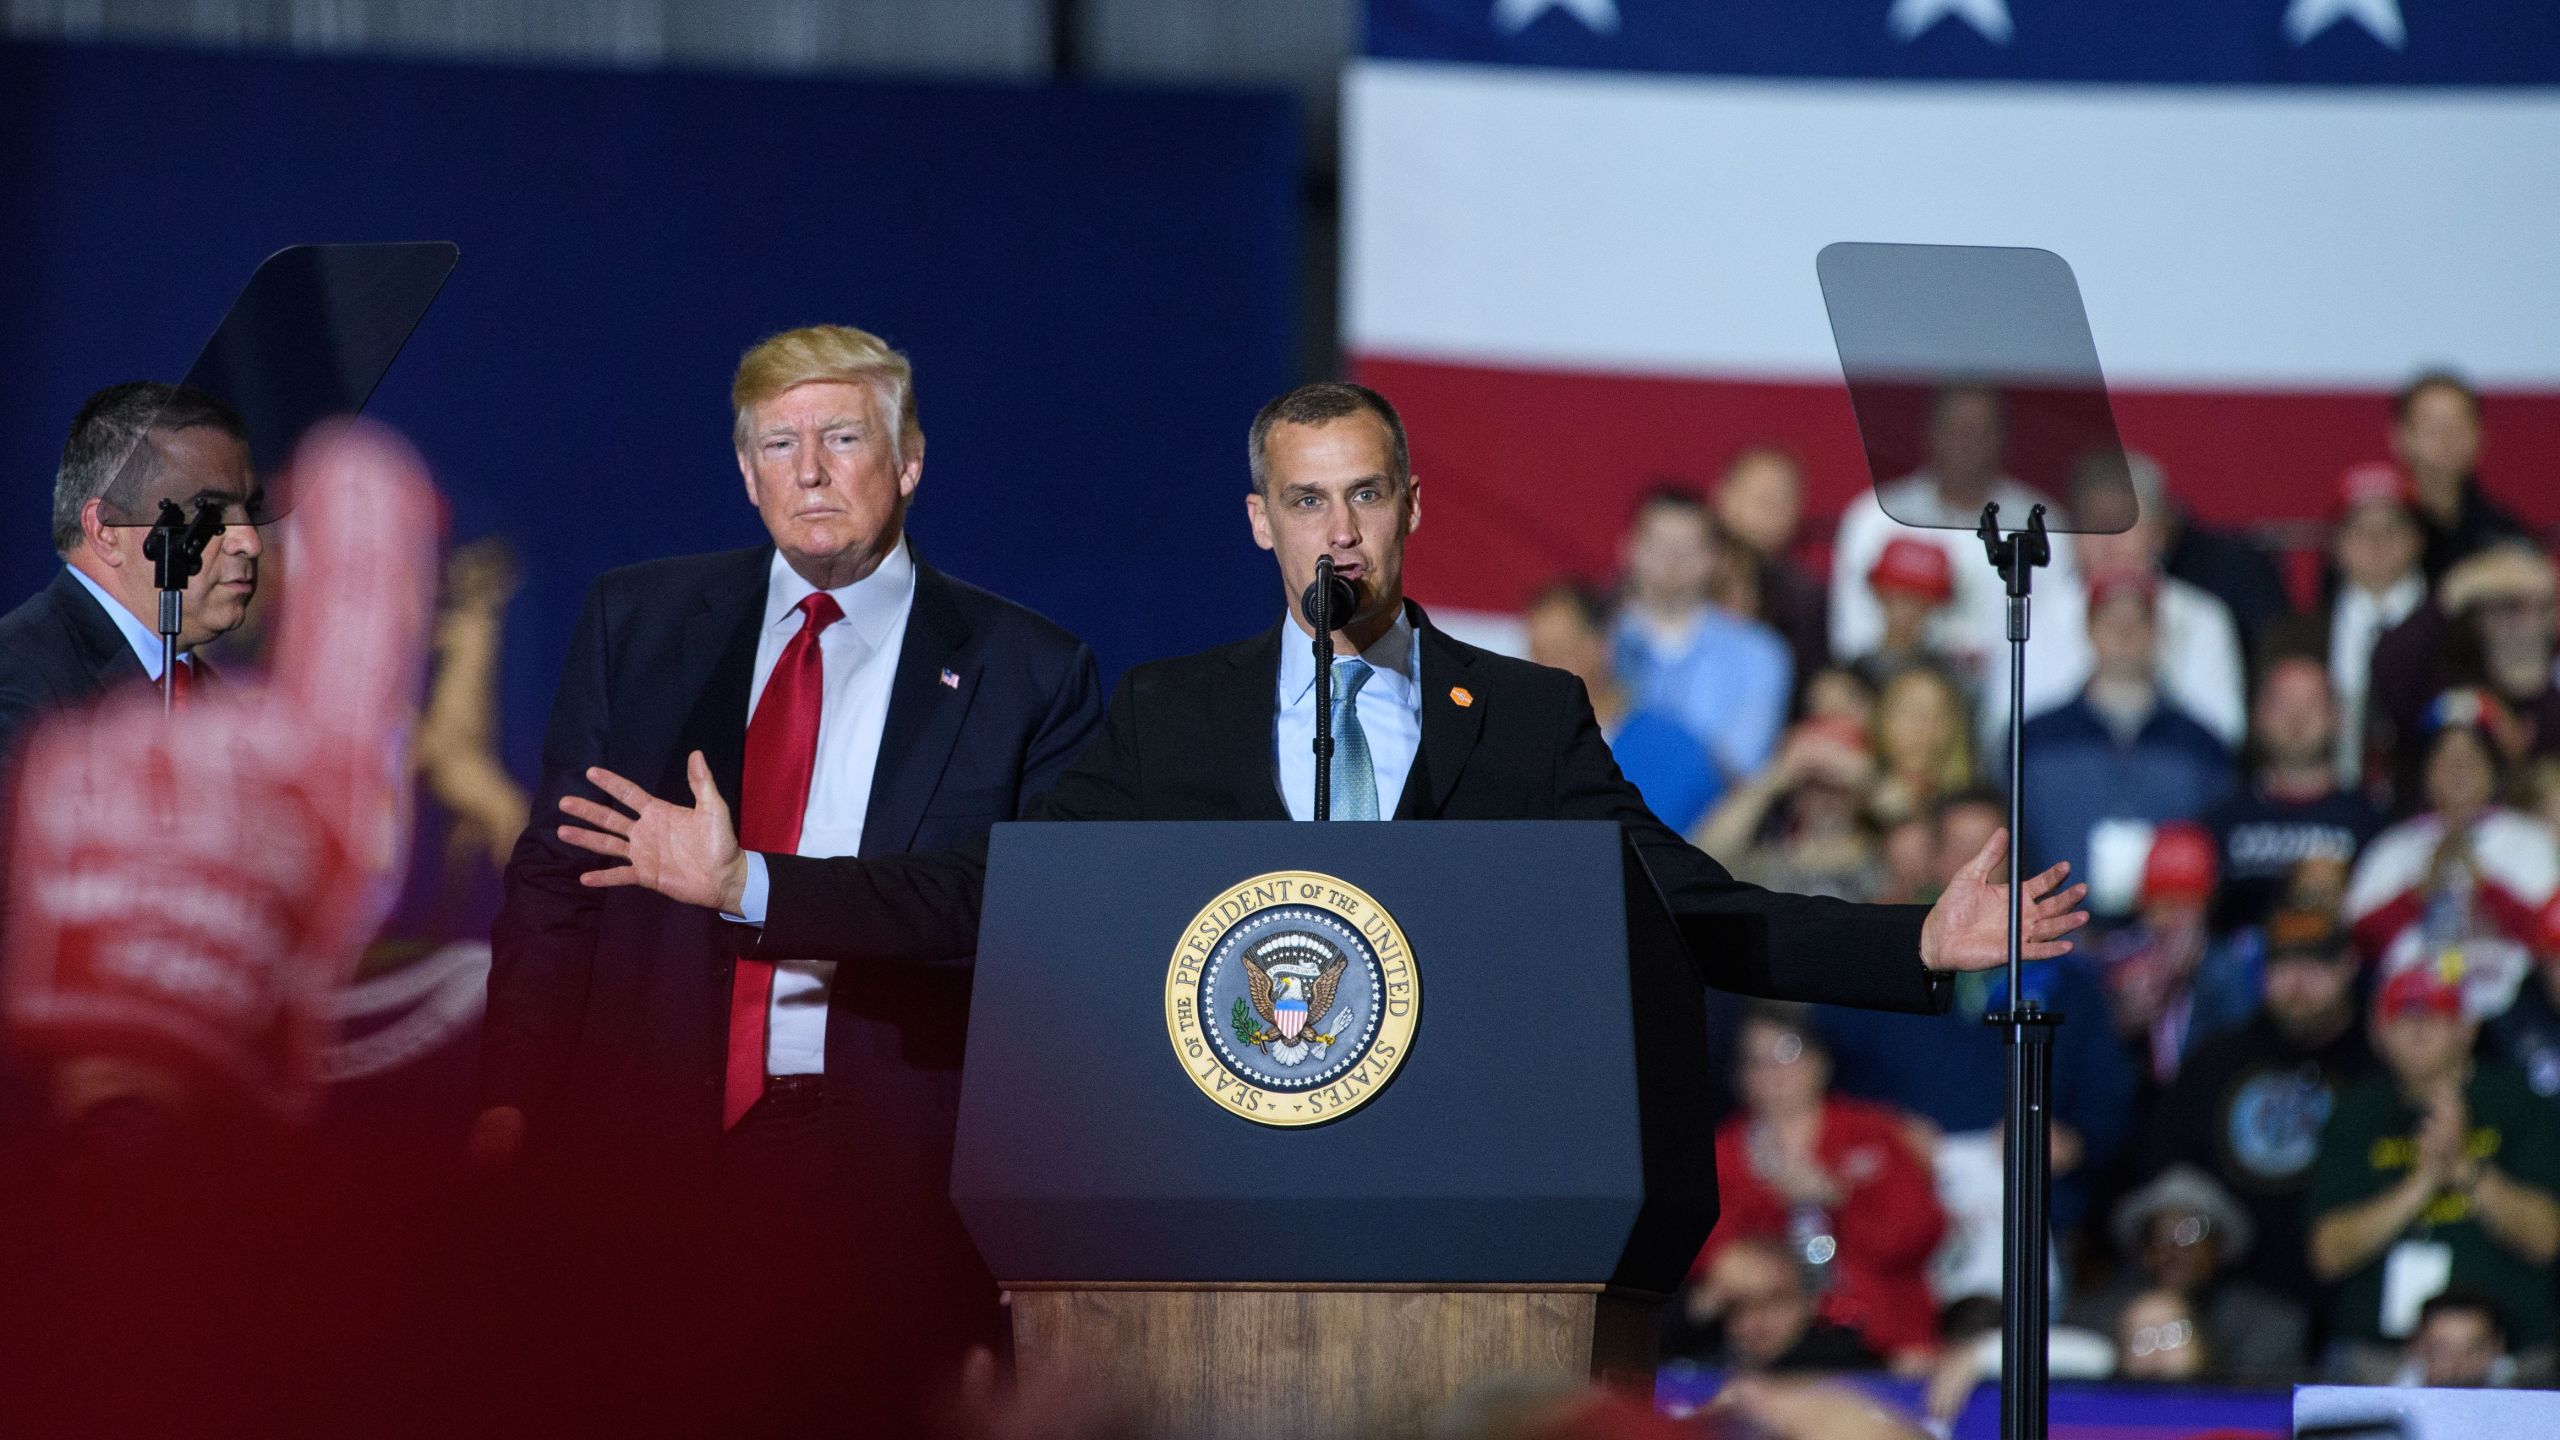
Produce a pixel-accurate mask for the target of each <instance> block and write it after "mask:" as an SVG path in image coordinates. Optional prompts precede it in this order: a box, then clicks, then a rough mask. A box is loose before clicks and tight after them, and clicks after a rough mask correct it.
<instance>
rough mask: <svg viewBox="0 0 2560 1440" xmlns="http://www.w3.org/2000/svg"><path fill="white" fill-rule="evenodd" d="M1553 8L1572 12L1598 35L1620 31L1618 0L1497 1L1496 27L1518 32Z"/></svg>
mask: <svg viewBox="0 0 2560 1440" xmlns="http://www.w3.org/2000/svg"><path fill="white" fill-rule="evenodd" d="M1550 10H1565V11H1570V12H1571V13H1572V15H1573V18H1574V19H1576V20H1579V21H1581V22H1582V25H1583V28H1584V29H1586V30H1589V31H1591V32H1592V33H1594V34H1598V35H1615V34H1617V33H1618V0H1494V4H1493V24H1494V28H1495V29H1498V30H1500V31H1501V32H1502V33H1503V34H1505V35H1517V34H1519V33H1520V32H1521V31H1523V30H1526V29H1528V28H1529V22H1530V21H1532V20H1535V19H1537V18H1538V17H1539V16H1541V15H1544V14H1546V13H1547V12H1548V11H1550Z"/></svg>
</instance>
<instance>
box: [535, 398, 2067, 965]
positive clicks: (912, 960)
mask: <svg viewBox="0 0 2560 1440" xmlns="http://www.w3.org/2000/svg"><path fill="white" fill-rule="evenodd" d="M1248 454H1249V459H1250V463H1251V468H1252V474H1253V489H1252V491H1251V493H1249V494H1248V495H1247V496H1246V497H1245V512H1246V519H1247V523H1248V524H1249V525H1250V526H1251V528H1252V531H1253V537H1254V543H1256V544H1257V545H1260V546H1261V547H1262V548H1263V549H1265V550H1269V551H1271V552H1272V553H1273V554H1274V555H1275V556H1276V557H1277V558H1278V560H1279V563H1280V576H1279V578H1280V583H1281V594H1282V596H1283V603H1284V604H1285V605H1286V606H1287V607H1288V608H1287V613H1286V616H1285V618H1284V619H1283V620H1282V621H1281V622H1280V623H1279V624H1277V625H1275V626H1274V627H1273V628H1271V629H1270V630H1267V631H1265V632H1263V633H1262V634H1261V635H1259V636H1256V637H1254V638H1253V639H1250V640H1245V641H1241V642H1238V643H1236V644H1233V645H1228V646H1224V647H1222V648H1219V649H1215V650H1210V651H1206V652H1203V653H1201V654H1198V655H1190V656H1184V657H1182V658H1179V659H1174V660H1162V661H1157V662H1154V663H1152V664H1148V665H1141V666H1139V667H1137V668H1136V669H1134V670H1132V671H1131V672H1130V673H1129V675H1128V677H1127V678H1126V679H1125V680H1123V681H1122V683H1121V685H1120V688H1119V690H1118V693H1116V694H1115V695H1114V696H1113V697H1112V700H1111V705H1110V709H1109V711H1108V713H1107V715H1106V716H1105V719H1104V722H1103V731H1102V734H1101V736H1100V737H1099V738H1098V739H1097V740H1096V741H1095V742H1094V744H1093V745H1092V747H1091V748H1090V749H1088V750H1087V751H1086V752H1085V753H1084V755H1083V756H1082V758H1080V759H1079V760H1078V761H1077V762H1076V763H1075V764H1074V765H1073V766H1072V767H1070V768H1069V769H1068V771H1067V772H1066V774H1064V775H1063V776H1061V777H1060V778H1059V780H1058V783H1057V786H1056V788H1055V789H1053V790H1052V791H1051V792H1050V794H1049V795H1048V797H1047V798H1046V799H1045V800H1043V801H1041V802H1039V803H1037V804H1035V805H1034V806H1033V807H1031V809H1030V811H1029V812H1028V815H1027V818H1030V819H1035V820H1281V819H1290V818H1295V819H1307V818H1309V817H1310V816H1311V814H1312V808H1313V807H1312V804H1311V797H1310V793H1309V792H1310V789H1311V786H1312V784H1313V771H1314V762H1313V759H1312V758H1311V750H1310V741H1311V739H1312V737H1313V734H1314V717H1313V714H1312V703H1313V702H1312V698H1311V692H1312V689H1313V684H1314V676H1313V670H1314V661H1313V656H1312V653H1311V652H1312V649H1313V646H1312V636H1313V635H1314V630H1313V629H1312V628H1311V627H1310V626H1309V625H1308V623H1307V620H1306V617H1305V616H1304V615H1303V614H1302V613H1301V610H1300V604H1299V597H1300V596H1302V595H1303V594H1304V593H1305V590H1306V587H1307V585H1308V584H1309V582H1310V581H1311V580H1313V578H1314V576H1315V573H1316V561H1317V560H1318V558H1319V557H1323V556H1330V557H1332V560H1333V562H1334V567H1335V570H1336V573H1337V574H1340V575H1342V576H1344V577H1346V578H1348V579H1349V580H1350V581H1351V582H1352V584H1353V587H1354V590H1355V593H1356V595H1357V604H1356V605H1355V607H1354V611H1353V615H1352V618H1351V620H1350V622H1349V623H1348V624H1346V625H1344V626H1342V627H1341V628H1340V629H1339V630H1338V631H1337V632H1336V634H1335V637H1334V667H1335V670H1334V676H1335V678H1334V711H1335V713H1334V717H1333V731H1334V735H1335V737H1336V750H1335V759H1334V765H1333V775H1332V785H1333V789H1332V797H1331V799H1332V804H1331V811H1332V815H1331V818H1332V819H1334V820H1345V821H1347V820H1368V819H1396V820H1546V819H1565V820H1613V821H1616V822H1617V823H1618V824H1620V825H1622V826H1624V827H1625V829H1626V831H1627V833H1628V834H1629V835H1630V836H1631V837H1632V838H1633V840H1634V842H1635V844H1636V847H1637V850H1638V853H1640V854H1641V855H1642V856H1643V858H1644V861H1645V864H1646V865H1647V867H1648V868H1649V869H1651V871H1652V872H1653V876H1654V879H1655V881H1656V883H1657V884H1659V885H1660V887H1661V889H1662V892H1663V896H1664V898H1665V899H1666V900H1667V901H1668V902H1669V903H1670V906H1671V909H1672V911H1673V913H1674V914H1675V915H1678V916H1680V917H1682V918H1683V919H1684V920H1689V921H1695V920H1697V919H1700V918H1703V917H1711V916H1714V917H1728V918H1730V919H1731V920H1733V921H1734V922H1735V923H1734V924H1733V925H1732V926H1731V927H1730V930H1729V933H1730V936H1731V941H1730V943H1723V944H1719V945H1716V946H1714V947H1713V950H1712V953H1707V954H1701V955H1700V956H1699V957H1698V959H1699V962H1700V964H1701V965H1702V966H1703V967H1704V969H1705V977H1706V980H1707V982H1708V983H1710V984H1712V985H1716V986H1718V987H1720V988H1723V989H1728V990H1735V991H1740V992H1742V993H1744V994H1750V995H1759V996H1764V997H1768V998H1773V999H1788V1000H1806V1001H1820V1002H1825V1003H1830V1004H1842V1005H1858V1006H1866V1007H1869V1008H1876V1009H1888V1010H1911V1011H1929V1010H1935V1009H1939V1008H1942V1007H1943V1006H1944V1004H1945V1003H1946V1001H1945V997H1946V991H1947V986H1946V984H1945V982H1944V980H1943V979H1942V977H1943V976H1944V975H1946V974H1947V973H1949V972H1953V971H1959V970H1987V969H1990V968H1992V967H1994V966H1997V965H1999V964H2001V963H2003V962H2004V961H2005V959H2006V958H2007V937H2008V929H2007V926H2008V916H2007V906H2008V895H2007V887H2006V886H2005V885H2000V884H1996V883H1994V882H1993V880H1992V874H1993V871H1994V869H1995V867H1997V866H1998V865H1999V864H2000V861H2001V858H2002V854H2003V847H2004V846H2005V845H2006V844H2007V836H2006V835H2005V834H2000V833H1995V834H1994V835H1993V836H1992V837H1991V838H1990V839H1989V840H1988V841H1987V842H1986V843H1985V844H1984V845H1983V847H1982V849H1981V851H1980V852H1979V853H1978V854H1976V855H1975V856H1974V857H1973V859H1972V860H1971V861H1970V862H1968V863H1967V864H1966V865H1965V867H1964V868H1963V870H1962V871H1961V872H1959V873H1958V875H1957V876H1956V878H1955V880H1954V881H1953V882H1952V883H1951V884H1950V885H1949V886H1948V887H1947V890H1946V892H1945V893H1944V894H1943V895H1941V896H1940V897H1939V899H1938V901H1937V903H1936V904H1935V905H1932V906H1928V907H1926V908H1925V909H1924V908H1923V907H1921V906H1916V905H1907V906H1890V905H1852V904H1847V903H1845V902H1841V901H1836V900H1829V899H1819V898H1813V897H1807V896H1796V895H1783V894H1778V893H1775V892H1772V891H1767V890H1762V889H1760V888H1758V887H1756V886H1752V885H1746V884H1743V883H1742V882H1740V881H1737V880H1735V879H1734V878H1733V877H1732V876H1731V875H1729V874H1727V873H1726V871H1725V869H1724V867H1723V866H1721V865H1719V864H1717V863H1716V862H1715V861H1714V860H1713V859H1711V858H1709V857H1708V856H1707V855H1706V854H1704V853H1703V852H1701V851H1699V850H1697V849H1696V848H1694V847H1692V846H1690V845H1689V844H1688V843H1686V842H1685V841H1683V840H1682V839H1681V838H1680V837H1679V836H1678V835H1676V834H1674V833H1672V831H1671V830H1670V829H1669V828H1668V827H1666V826H1664V825H1663V824H1662V822H1661V821H1659V820H1657V819H1655V818H1654V817H1653V815H1652V814H1651V812H1649V811H1647V810H1646V809H1645V807H1644V802H1643V801H1642V800H1641V799H1640V798H1639V797H1638V796H1637V794H1636V791H1635V789H1634V787H1633V786H1630V785H1629V784H1628V783H1627V782H1626V781H1625V780H1624V779H1623V778H1622V777H1621V776H1620V775H1619V773H1618V768H1617V766H1616V764H1615V763H1614V762H1613V761H1612V760H1611V758H1610V755H1609V748H1608V744H1607V742H1606V741H1605V740H1603V739H1602V738H1601V734H1600V727H1599V724H1598V723H1597V721H1595V720H1594V719H1593V716H1592V712H1591V702H1590V697H1589V696H1587V695H1586V694H1584V693H1583V689H1582V685H1581V682H1579V681H1577V680H1575V679H1574V678H1573V677H1572V676H1570V675H1567V674H1565V673H1564V672H1562V671H1559V670H1550V669H1546V668H1544V667H1542V666H1537V665H1531V664H1528V663H1526V662H1524V661H1519V660H1513V659H1509V658H1506V657H1503V656H1498V655H1494V654H1491V653H1488V652H1486V651H1483V650H1478V649H1476V648H1474V647H1473V646H1469V645H1465V644H1461V643H1460V642H1458V641H1456V640H1454V639H1451V638H1450V637H1449V636H1447V635H1445V634H1443V633H1442V632H1440V631H1439V630H1437V629H1435V628H1434V627H1433V626H1432V624H1431V621H1430V617H1429V616H1427V615H1425V614H1424V613H1423V611H1422V608H1421V607H1420V606H1419V605H1416V604H1413V603H1412V602H1410V601H1408V600H1406V599H1405V598H1404V565H1403V561H1404V545H1405V540H1406V538H1407V537H1408V536H1410V535H1412V534H1413V533H1414V532H1415V530H1417V529H1418V528H1419V527H1420V524H1421V520H1422V507H1421V483H1420V481H1419V479H1418V478H1417V477H1415V476H1414V475H1413V473H1412V470H1411V466H1410V463H1409V461H1408V458H1407V451H1406V447H1405V436H1404V427H1403V424H1402V422H1401V421H1400V420H1398V419H1397V417H1396V413H1395V410H1394V408H1393V407H1392V406H1390V405H1389V404H1388V403H1387V401H1386V399H1385V398H1384V397H1383V396H1380V395H1378V394H1377V393H1375V392H1374V391H1371V390H1368V389H1366V388H1364V387H1362V386H1358V385H1352V384H1347V383H1341V382H1323V383H1317V384H1311V385H1305V386H1301V387H1299V388H1298V389H1296V390H1292V391H1290V392H1289V393H1288V394H1286V395H1283V396H1281V397H1280V398H1278V399H1276V400H1274V401H1272V402H1271V403H1270V404H1268V405H1266V406H1264V407H1263V409H1262V411H1261V413H1260V414H1259V415H1257V416H1255V417H1254V422H1253V427H1252V430H1251V433H1250V439H1249V449H1248ZM588 778H589V779H590V780H591V781H593V782H594V783H595V784H596V786H597V787H598V788H599V789H601V790H603V791H604V792H605V793H606V794H607V795H608V796H610V797H611V798H612V799H613V800H615V801H617V802H619V807H618V808H617V807H611V806H606V805H600V804H597V803H595V802H593V801H590V800H584V799H580V798H578V797H575V796H570V797H567V798H564V799H563V800H562V801H561V809H562V810H563V811H564V812H566V813H567V814H568V815H569V816H570V817H571V819H572V820H574V821H576V822H578V823H576V824H571V825H564V826H562V827H561V829H560V834H561V836H562V838H564V839H566V840H568V841H569V842H570V843H572V844H575V845H578V846H581V847H583V848H585V849H588V850H591V851H594V852H595V853H597V854H600V855H603V856H606V857H609V858H611V859H615V860H619V861H621V862H622V863H620V864H618V865H611V866H606V867H603V868H599V869H594V870H590V871H588V872H586V874H585V875H584V876H583V877H582V879H583V881H584V883H586V884H588V885H593V886H599V887H618V886H626V885H639V886H646V887H648V888H650V889H653V890H656V891H658V892H660V893H662V894H664V895H667V896H669V897H671V898H674V899H677V900H680V901H684V902H686V903H689V904H693V905H698V906H703V907H705V908H710V909H717V910H719V911H722V912H723V913H725V914H728V915H730V916H733V917H736V918H739V919H742V920H744V921H746V922H747V923H748V924H750V925H754V926H758V927H760V930H759V931H758V932H757V933H756V934H755V935H754V936H753V937H752V940H751V941H750V942H749V943H750V944H751V945H752V947H753V949H752V951H751V953H768V954H775V955H794V956H798V955H815V956H824V957H829V958H833V959H836V960H839V961H841V962H846V963H851V964H856V965H863V964H896V963H907V964H947V963H965V961H966V959H967V957H968V956H969V955H970V954H971V953H972V951H973V950H974V948H975V945H976V939H977V928H978V900H979V892H980V887H981V884H982V882H983V880H984V878H985V866H986V848H985V846H984V844H983V843H981V844H978V845H974V846H972V847H970V848H968V849H966V850H960V851H950V852H944V853H941V854H930V855H928V854H915V855H903V856H891V857H884V858H881V859H877V860H873V859H856V858H852V857H836V858H811V857H804V856H795V855H784V854H753V853H748V852H746V851H743V850H742V849H741V848H740V846H739V844H738V841H737V839H736V831H735V828H734V826H733V825H732V824H731V821H730V817H729V808H728V805H727V802H726V801H725V799H724V798H723V797H722V795H721V794H720V793H719V791H718V790H717V789H716V788H715V787H714V786H713V785H712V784H711V783H710V779H709V776H708V774H707V773H706V772H705V771H704V770H703V768H702V767H701V766H700V765H699V764H697V765H695V766H694V767H693V768H692V775H691V788H692V791H693V794H692V801H693V803H692V804H690V805H683V804H678V803H675V802H673V801H670V800H666V799H663V798H660V797H658V796H656V795H652V794H651V793H649V792H648V791H646V790H644V789H642V788H641V787H640V786H638V785H635V784H633V783H632V782H631V781H629V780H627V779H625V778H623V777H621V776H618V775H615V774H612V773H610V772H608V771H603V770H591V771H589V772H588ZM2067 868H2068V867H2066V866H2062V865H2056V866H2055V867H2053V868H2052V869H2051V870H2048V871H2046V872H2045V873H2043V874H2042V875H2038V876H2036V877H2034V879H2032V880H2030V881H2029V882H2027V883H2028V893H2029V895H2030V896H2031V897H2036V898H2031V899H2030V900H2029V902H2028V903H2027V905H2026V907H2025V925H2026V934H2025V936H2024V943H2025V954H2026V957H2027V958H2028V959H2031V960H2032V959H2046V958H2050V957H2053V956H2056V955H2060V954H2062V953H2064V952H2065V951H2067V950H2069V949H2070V948H2071V942H2070V941H2069V940H2068V939H2066V938H2065V937H2066V936H2068V935H2069V934H2070V933H2071V932H2072V931H2074V930H2076V929H2078V928H2079V927H2080V926H2081V925H2082V924H2084V923H2086V921H2087V919H2088V917H2087V915H2086V914H2085V913H2084V912H2081V911H2078V910H2075V909H2073V908H2072V907H2073V906H2075V905H2076V904H2077V903H2078V902H2079V900H2080V899H2081V897H2082V896H2083V895H2084V894H2085V893H2086V889H2087V887H2085V886H2081V885H2073V886H2071V887H2070V888H2068V889H2063V888H2061V886H2062V882H2063V880H2064V879H2065V878H2066V873H2067Z"/></svg>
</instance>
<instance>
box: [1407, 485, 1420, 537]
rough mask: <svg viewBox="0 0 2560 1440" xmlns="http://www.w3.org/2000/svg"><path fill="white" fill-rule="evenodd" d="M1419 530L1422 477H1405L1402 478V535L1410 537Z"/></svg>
mask: <svg viewBox="0 0 2560 1440" xmlns="http://www.w3.org/2000/svg"><path fill="white" fill-rule="evenodd" d="M1421 528H1422V477H1421V476H1419V475H1407V476H1406V477H1404V533H1406V534H1407V535H1410V534H1412V533H1413V532H1414V531H1416V530H1419V529H1421Z"/></svg>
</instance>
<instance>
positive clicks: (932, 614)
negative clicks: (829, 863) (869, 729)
mask: <svg viewBox="0 0 2560 1440" xmlns="http://www.w3.org/2000/svg"><path fill="white" fill-rule="evenodd" d="M910 553H912V546H911V547H910ZM915 566H916V593H915V600H914V602H913V603H912V604H911V605H909V606H908V609H907V629H906V635H905V638H904V639H903V640H901V641H900V643H899V648H898V671H897V673H896V674H895V675H893V676H891V677H890V680H889V713H888V715H887V717H886V718H885V719H883V721H882V722H881V728H880V755H879V758H878V760H877V761H875V762H874V764H873V766H872V771H871V801H870V807H869V808H868V809H867V810H866V811H865V812H864V814H863V819H862V853H863V854H865V855H895V854H899V853H901V852H903V851H905V850H907V849H908V848H910V847H911V846H913V845H914V843H915V838H916V831H917V829H918V828H919V827H920V826H922V825H923V824H924V812H925V807H926V806H928V805H929V804H931V803H932V801H933V792H934V789H935V787H937V786H939V785H940V784H941V783H942V772H943V770H944V769H945V768H946V767H947V766H948V765H949V764H950V762H951V747H952V746H953V745H954V744H956V743H957V742H958V741H959V739H960V722H961V721H962V720H963V719H965V718H966V717H967V716H968V713H969V705H970V702H971V701H972V700H973V699H974V698H976V696H977V693H978V665H977V657H976V656H975V655H974V654H973V653H972V652H971V651H970V649H969V622H968V620H967V618H966V617H964V616H963V615H962V614H961V613H960V607H959V604H958V603H957V602H956V601H955V600H954V599H953V598H952V586H951V581H950V580H949V579H947V578H945V577H944V575H943V574H942V572H941V571H939V570H936V569H934V568H933V567H932V566H930V565H927V564H925V563H924V561H923V560H922V559H921V558H919V559H917V560H916V562H915Z"/></svg>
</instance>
